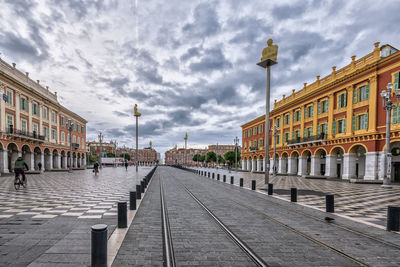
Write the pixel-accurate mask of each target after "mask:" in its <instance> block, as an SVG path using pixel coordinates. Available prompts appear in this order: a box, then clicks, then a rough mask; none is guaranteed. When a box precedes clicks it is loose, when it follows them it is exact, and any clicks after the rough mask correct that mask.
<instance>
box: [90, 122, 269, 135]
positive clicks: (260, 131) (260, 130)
mask: <svg viewBox="0 0 400 267" xmlns="http://www.w3.org/2000/svg"><path fill="white" fill-rule="evenodd" d="M82 129H83V128H82ZM258 132H259V133H263V132H264V124H260V125H259V126H258Z"/></svg>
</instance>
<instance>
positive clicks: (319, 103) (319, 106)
mask: <svg viewBox="0 0 400 267" xmlns="http://www.w3.org/2000/svg"><path fill="white" fill-rule="evenodd" d="M318 114H321V102H318Z"/></svg>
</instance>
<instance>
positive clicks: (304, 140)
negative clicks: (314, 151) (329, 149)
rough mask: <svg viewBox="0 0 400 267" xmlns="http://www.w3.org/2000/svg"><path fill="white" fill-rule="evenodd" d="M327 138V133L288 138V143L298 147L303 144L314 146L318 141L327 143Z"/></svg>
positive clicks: (290, 145)
mask: <svg viewBox="0 0 400 267" xmlns="http://www.w3.org/2000/svg"><path fill="white" fill-rule="evenodd" d="M325 140H326V134H320V135H312V136H309V137H297V138H295V139H292V140H288V141H287V145H288V146H289V147H296V146H302V145H306V146H312V145H316V144H318V143H322V144H325Z"/></svg>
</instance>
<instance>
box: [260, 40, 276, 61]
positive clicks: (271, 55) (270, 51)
mask: <svg viewBox="0 0 400 267" xmlns="http://www.w3.org/2000/svg"><path fill="white" fill-rule="evenodd" d="M272 42H273V41H272V39H268V41H267V45H268V46H267V47H266V48H264V49H263V51H262V57H261V61H264V60H266V59H272V60H273V61H276V59H277V57H278V46H277V45H273V44H272Z"/></svg>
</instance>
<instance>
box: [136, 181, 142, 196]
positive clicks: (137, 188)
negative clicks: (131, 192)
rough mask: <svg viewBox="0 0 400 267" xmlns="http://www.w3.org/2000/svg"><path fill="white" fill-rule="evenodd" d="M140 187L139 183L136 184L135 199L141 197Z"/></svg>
mask: <svg viewBox="0 0 400 267" xmlns="http://www.w3.org/2000/svg"><path fill="white" fill-rule="evenodd" d="M141 192H142V189H140V184H137V185H136V198H137V199H142V193H141Z"/></svg>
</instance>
